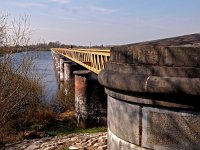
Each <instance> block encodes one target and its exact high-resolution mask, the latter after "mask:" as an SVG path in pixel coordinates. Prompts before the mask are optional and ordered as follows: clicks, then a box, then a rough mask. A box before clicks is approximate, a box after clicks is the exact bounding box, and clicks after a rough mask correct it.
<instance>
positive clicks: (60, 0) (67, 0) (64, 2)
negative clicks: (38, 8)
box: [50, 0, 70, 4]
mask: <svg viewBox="0 0 200 150" xmlns="http://www.w3.org/2000/svg"><path fill="white" fill-rule="evenodd" d="M50 1H51V2H55V3H59V4H68V3H69V2H70V0H50Z"/></svg>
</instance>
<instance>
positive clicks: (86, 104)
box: [74, 70, 107, 128]
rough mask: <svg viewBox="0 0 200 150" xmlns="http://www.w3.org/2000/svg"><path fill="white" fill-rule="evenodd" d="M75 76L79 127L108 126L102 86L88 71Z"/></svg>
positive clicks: (76, 72)
mask: <svg viewBox="0 0 200 150" xmlns="http://www.w3.org/2000/svg"><path fill="white" fill-rule="evenodd" d="M74 74H75V111H76V118H77V125H78V126H79V127H84V128H85V127H94V126H101V125H106V121H107V119H106V114H107V113H106V111H107V109H106V107H107V101H106V95H105V93H104V90H103V87H102V85H100V84H99V83H98V80H97V79H93V78H92V75H91V73H90V71H88V70H80V71H74Z"/></svg>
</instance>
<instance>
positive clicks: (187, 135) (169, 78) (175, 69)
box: [98, 34, 200, 150]
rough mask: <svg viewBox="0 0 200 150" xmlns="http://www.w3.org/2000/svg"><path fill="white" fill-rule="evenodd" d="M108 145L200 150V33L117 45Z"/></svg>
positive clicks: (110, 74)
mask: <svg viewBox="0 0 200 150" xmlns="http://www.w3.org/2000/svg"><path fill="white" fill-rule="evenodd" d="M98 78H99V82H100V83H101V84H102V85H104V87H106V89H105V91H106V93H107V94H108V128H109V131H110V133H111V134H109V136H108V149H109V150H117V149H122V147H123V146H122V145H126V146H124V147H123V148H124V149H128V150H131V149H142V148H146V149H155V150H171V149H180V150H182V149H200V144H199V143H200V128H199V125H200V104H199V100H200V34H194V35H188V36H182V37H176V38H170V39H164V40H157V41H151V42H144V43H137V44H129V45H123V46H117V47H113V48H112V49H111V60H110V62H107V63H106V65H105V69H104V70H102V71H101V72H100V74H99V76H98Z"/></svg>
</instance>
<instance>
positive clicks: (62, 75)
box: [59, 58, 64, 82]
mask: <svg viewBox="0 0 200 150" xmlns="http://www.w3.org/2000/svg"><path fill="white" fill-rule="evenodd" d="M59 65H60V67H59V68H60V69H59V70H60V74H59V75H60V82H64V59H62V58H60V63H59Z"/></svg>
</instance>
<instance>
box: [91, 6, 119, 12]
mask: <svg viewBox="0 0 200 150" xmlns="http://www.w3.org/2000/svg"><path fill="white" fill-rule="evenodd" d="M90 10H91V11H92V12H97V13H102V14H111V13H115V12H117V11H118V10H116V9H108V8H103V7H96V6H92V7H90Z"/></svg>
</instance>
